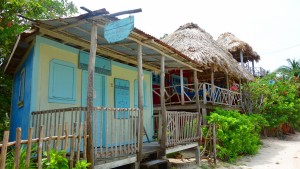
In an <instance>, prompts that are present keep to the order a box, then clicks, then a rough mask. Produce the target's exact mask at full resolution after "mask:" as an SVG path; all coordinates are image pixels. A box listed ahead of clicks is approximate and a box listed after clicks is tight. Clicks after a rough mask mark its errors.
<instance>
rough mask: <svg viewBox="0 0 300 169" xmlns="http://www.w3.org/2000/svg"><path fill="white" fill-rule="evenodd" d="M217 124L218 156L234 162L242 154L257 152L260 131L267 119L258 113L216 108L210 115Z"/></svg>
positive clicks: (210, 120)
mask: <svg viewBox="0 0 300 169" xmlns="http://www.w3.org/2000/svg"><path fill="white" fill-rule="evenodd" d="M208 122H209V123H213V122H214V123H215V124H216V126H217V141H218V142H217V151H218V153H217V157H218V158H220V159H221V160H223V161H229V162H233V161H235V160H236V159H237V157H238V156H240V155H246V154H255V153H257V151H258V149H259V147H260V144H261V143H260V131H261V129H262V127H264V126H266V125H267V124H268V123H267V121H266V120H265V119H264V118H263V117H262V116H261V115H258V114H255V115H245V114H240V113H239V112H238V111H228V110H221V109H216V110H215V111H214V112H212V114H211V115H210V116H209V117H208Z"/></svg>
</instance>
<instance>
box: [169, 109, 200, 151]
mask: <svg viewBox="0 0 300 169" xmlns="http://www.w3.org/2000/svg"><path fill="white" fill-rule="evenodd" d="M199 116H200V113H191V112H175V111H167V143H166V145H167V147H172V146H176V145H179V144H186V143H192V142H195V141H197V140H200V138H201V134H200V132H199V133H197V130H198V131H200V130H201V129H200V127H201V126H199V125H197V124H198V120H199V119H200V118H199Z"/></svg>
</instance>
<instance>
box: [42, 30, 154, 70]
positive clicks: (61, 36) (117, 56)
mask: <svg viewBox="0 0 300 169" xmlns="http://www.w3.org/2000/svg"><path fill="white" fill-rule="evenodd" d="M37 27H39V28H40V32H41V33H42V34H45V35H49V36H52V37H54V38H57V39H60V40H63V41H66V42H68V43H71V44H74V45H77V46H78V45H79V46H81V47H83V48H90V44H89V42H87V41H85V40H81V39H80V40H79V39H75V38H74V37H72V36H70V35H66V34H62V33H57V32H54V31H51V30H49V29H46V28H44V27H41V26H38V25H37ZM96 50H97V52H98V53H100V54H102V55H105V56H109V57H110V58H112V59H117V60H120V61H123V62H125V63H130V64H133V65H137V62H136V60H134V59H131V58H128V57H126V56H124V55H121V54H120V53H118V52H117V51H113V50H112V49H109V48H107V47H98V48H97V49H96ZM143 66H144V68H146V69H150V70H153V71H156V72H159V69H158V68H157V67H156V66H154V65H150V64H147V65H145V64H144V65H143Z"/></svg>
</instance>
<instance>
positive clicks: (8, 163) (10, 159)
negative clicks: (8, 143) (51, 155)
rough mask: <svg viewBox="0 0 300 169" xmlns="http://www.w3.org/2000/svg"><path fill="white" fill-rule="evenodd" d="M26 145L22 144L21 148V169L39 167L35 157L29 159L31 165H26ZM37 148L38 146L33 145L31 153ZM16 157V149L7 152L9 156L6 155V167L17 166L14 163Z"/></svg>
mask: <svg viewBox="0 0 300 169" xmlns="http://www.w3.org/2000/svg"><path fill="white" fill-rule="evenodd" d="M26 150H27V149H26V147H25V146H22V147H21V149H20V158H19V161H20V169H34V168H37V165H36V164H35V163H34V161H33V158H31V159H30V161H29V166H28V168H26V165H25V161H26ZM36 150H37V146H33V147H32V149H31V154H34V153H35V152H36ZM14 159H15V149H11V150H10V151H9V152H8V153H7V157H6V164H5V168H15V164H14Z"/></svg>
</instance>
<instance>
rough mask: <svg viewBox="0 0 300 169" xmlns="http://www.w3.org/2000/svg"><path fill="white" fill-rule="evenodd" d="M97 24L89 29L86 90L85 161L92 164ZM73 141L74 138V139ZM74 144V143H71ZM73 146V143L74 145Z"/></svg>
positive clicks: (93, 24)
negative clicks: (89, 43) (87, 136)
mask: <svg viewBox="0 0 300 169" xmlns="http://www.w3.org/2000/svg"><path fill="white" fill-rule="evenodd" d="M97 43H98V42H97V25H96V23H95V22H93V23H92V30H91V45H90V57H89V65H88V90H87V110H88V112H87V118H86V119H87V125H88V127H87V129H88V130H87V132H88V135H89V138H88V144H87V149H88V151H87V153H88V154H87V161H88V162H89V163H91V166H94V140H93V108H94V102H93V101H94V72H95V59H96V50H97ZM74 142H75V140H74ZM73 144H74V143H73ZM74 146H75V145H74Z"/></svg>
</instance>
